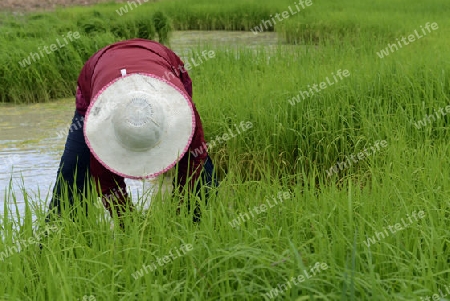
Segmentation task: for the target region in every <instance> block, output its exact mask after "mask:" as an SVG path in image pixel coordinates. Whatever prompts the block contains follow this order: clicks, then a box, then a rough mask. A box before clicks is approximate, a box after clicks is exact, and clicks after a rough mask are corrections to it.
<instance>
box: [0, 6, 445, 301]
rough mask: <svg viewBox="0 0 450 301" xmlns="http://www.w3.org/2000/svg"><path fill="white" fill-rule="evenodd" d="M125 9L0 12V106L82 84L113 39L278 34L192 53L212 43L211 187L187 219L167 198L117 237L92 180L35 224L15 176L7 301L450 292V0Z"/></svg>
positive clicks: (39, 205)
mask: <svg viewBox="0 0 450 301" xmlns="http://www.w3.org/2000/svg"><path fill="white" fill-rule="evenodd" d="M134 2H135V5H134V4H130V3H131V1H130V2H128V3H127V2H124V3H106V4H98V5H95V6H89V7H71V8H64V9H57V10H55V11H52V12H31V13H26V14H12V13H6V12H4V13H2V15H1V18H0V45H2V51H1V52H0V102H1V106H0V110H2V111H3V110H6V109H8V108H11V107H14V106H29V105H32V104H35V103H44V104H45V103H49V104H51V103H53V102H54V101H56V100H57V99H60V98H67V97H73V94H74V92H75V87H76V79H77V76H78V73H79V71H80V69H81V67H82V66H83V63H84V61H85V60H87V59H88V58H89V57H90V55H92V54H93V53H94V52H95V51H97V50H98V49H100V48H102V47H103V46H106V45H107V44H109V43H112V42H114V41H119V40H123V39H128V38H134V37H141V38H148V39H155V40H159V41H161V42H162V43H164V44H166V45H168V46H169V47H170V46H171V45H172V44H175V43H176V40H174V39H173V33H174V32H175V31H185V32H186V34H188V33H189V32H192V31H194V30H203V31H204V30H207V31H219V30H220V31H241V32H243V33H247V34H248V33H250V32H251V33H252V34H253V35H263V34H264V33H266V32H274V33H276V34H277V36H278V37H279V43H278V45H272V46H270V47H268V46H265V45H264V44H263V43H261V44H259V45H256V46H255V45H253V46H251V47H249V46H248V45H233V44H225V45H224V44H220V45H216V44H209V43H199V44H198V45H196V46H195V47H193V48H192V49H191V51H190V52H189V54H187V55H186V56H185V57H184V60H185V62H186V61H189V60H192V59H198V56H201V55H202V53H203V52H204V51H214V54H215V55H214V57H213V58H210V59H209V60H205V61H204V62H202V63H201V64H199V65H198V66H196V67H194V68H192V70H191V71H190V75H191V77H192V80H193V88H194V89H193V90H194V98H193V99H194V102H195V103H196V106H197V109H198V111H199V113H200V115H201V117H202V121H203V125H204V130H205V135H206V138H207V140H208V141H215V144H214V146H213V147H212V148H211V149H210V155H211V157H212V159H213V161H214V164H215V166H216V168H217V170H218V173H219V176H220V179H221V182H220V186H219V187H218V188H216V189H215V190H214V192H215V193H213V194H212V196H211V197H210V199H209V201H208V204H207V206H205V205H204V204H205V197H204V195H202V196H201V197H200V202H201V204H202V211H203V216H202V220H201V222H200V223H198V224H194V223H192V212H188V211H187V210H186V208H184V207H183V208H182V209H181V213H180V214H177V213H176V212H177V207H178V202H179V200H180V198H182V197H183V196H179V195H174V196H169V195H163V194H159V193H158V194H156V195H154V196H153V199H152V203H151V206H150V208H149V209H148V210H137V211H135V212H132V213H129V214H128V215H127V216H126V220H125V225H126V226H125V229H124V230H121V229H120V228H119V227H114V228H113V229H111V223H110V221H109V220H108V219H107V218H105V215H104V210H103V209H102V208H99V207H98V206H96V205H95V204H96V202H95V201H96V200H97V194H96V193H95V192H91V193H89V194H88V195H87V196H86V200H87V201H88V203H89V204H90V205H89V209H88V210H89V212H90V214H89V216H88V217H85V215H84V214H83V213H80V214H76V215H75V217H74V220H73V219H72V218H71V217H70V216H69V215H68V214H64V216H63V217H62V218H61V219H60V220H58V221H56V222H55V223H52V224H50V225H46V224H45V223H44V218H45V214H46V206H47V203H48V197H35V196H33V195H31V194H29V193H28V191H27V187H23V188H22V189H20V190H17V189H16V190H14V189H13V188H11V189H12V191H11V189H10V190H9V191H8V193H5V195H4V197H3V196H0V197H1V198H3V206H4V210H3V215H2V216H1V217H0V235H1V237H2V243H1V245H0V257H1V258H0V281H1V282H2V284H3V285H2V286H0V300H14V301H16V300H89V301H92V300H297V301H301V300H355V301H356V300H440V301H443V300H450V228H449V226H448V224H447V223H448V221H449V218H450V202H449V199H450V185H449V171H450V166H449V165H450V164H449V159H448V158H449V155H450V144H449V138H450V135H449V123H450V119H449V116H447V115H448V114H449V113H450V99H449V95H450V86H449V84H450V77H449V75H450V53H449V52H448V51H447V50H448V49H449V47H450V38H449V37H450V30H449V26H450V19H449V18H448V12H449V9H450V2H448V1H445V0H432V1H428V2H418V1H410V0H389V1H388V0H379V1H366V0H364V1H357V0H342V1H339V2H336V1H332V0H322V1H315V0H311V1H297V2H294V1H292V2H291V1H287V0H278V1H269V0H260V1H251V0H240V1H237V0H229V1H226V2H220V1H206V0H184V1H181V0H162V1H158V2H149V1H143V0H141V1H140V2H138V1H134ZM124 7H128V11H127V12H125V9H124ZM131 8H132V9H131ZM120 14H122V15H120ZM69 33H70V34H69ZM58 43H59V44H58ZM244 44H245V43H244ZM51 45H56V46H55V47H56V50H52V49H55V47H53V46H51ZM61 45H64V46H61ZM44 47H47V48H44ZM46 49H47V50H46ZM41 52H42V53H41ZM27 59H28V62H29V64H28V63H27ZM24 60H25V61H24ZM241 124H247V125H250V124H251V127H247V130H246V131H242V130H241V131H240V133H239V134H237V131H236V127H238V126H239V127H240V125H241ZM230 131H231V132H233V133H234V134H235V135H234V136H235V137H232V138H229V139H225V138H222V139H221V137H223V136H224V134H226V133H229V132H230ZM55 168H57V167H55ZM19 195H20V196H21V198H23V199H24V200H25V204H26V207H25V208H26V210H25V212H24V213H23V214H19V213H17V212H16V211H14V210H11V209H8V208H9V207H8V206H7V204H12V205H13V206H14V204H15V202H16V200H17V199H18V198H19ZM192 201H194V200H192ZM80 210H81V209H80ZM116 222H117V221H116ZM45 227H47V228H45ZM44 233H47V235H44ZM39 243H40V244H41V246H42V248H39Z"/></svg>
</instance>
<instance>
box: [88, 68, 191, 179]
mask: <svg viewBox="0 0 450 301" xmlns="http://www.w3.org/2000/svg"><path fill="white" fill-rule="evenodd" d="M84 122H85V124H84V135H85V138H86V143H87V145H88V146H89V148H90V150H91V153H92V154H93V155H94V156H95V158H97V160H98V161H99V162H100V163H101V164H102V165H104V166H105V167H106V168H107V169H109V170H110V171H112V172H113V173H115V174H118V175H120V176H123V177H126V178H132V179H142V178H151V177H156V176H158V175H160V174H162V173H164V172H166V171H168V170H169V169H170V168H172V167H173V166H174V165H175V164H176V163H177V162H178V161H179V160H180V159H181V158H182V157H183V155H184V154H185V153H186V151H187V150H188V148H189V145H190V144H191V140H192V136H193V134H194V129H195V115H194V111H193V108H192V104H191V102H190V101H189V98H188V96H187V95H186V94H185V92H183V91H182V90H181V89H179V88H178V87H176V86H175V85H173V84H172V83H170V82H168V81H166V80H164V79H162V78H159V77H156V76H153V75H150V74H141V73H139V74H138V73H134V74H130V75H123V76H122V77H120V78H117V79H116V80H114V81H112V82H111V83H109V84H108V85H106V86H105V87H104V88H103V89H102V90H101V91H100V92H99V93H98V94H97V95H96V96H95V97H94V98H93V100H92V101H91V104H90V106H89V108H88V110H87V112H86V116H85V121H84Z"/></svg>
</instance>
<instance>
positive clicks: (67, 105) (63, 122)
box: [0, 31, 279, 215]
mask: <svg viewBox="0 0 450 301" xmlns="http://www.w3.org/2000/svg"><path fill="white" fill-rule="evenodd" d="M278 43H279V42H278V38H277V34H276V33H273V32H266V33H259V34H257V35H255V34H253V33H251V32H224V31H188V32H174V33H173V34H172V38H171V43H170V45H169V47H170V48H171V49H173V50H174V51H175V52H176V53H177V54H178V55H179V56H180V57H181V58H182V59H183V60H187V59H189V57H190V56H192V51H191V49H192V48H197V47H198V46H201V45H210V46H213V47H216V46H226V47H227V48H229V49H233V48H235V47H242V46H245V47H260V46H265V47H275V46H277V45H278ZM74 110H75V100H74V98H68V99H62V100H58V101H54V102H51V103H40V104H33V105H1V106H0V214H3V211H4V209H5V200H10V201H11V200H13V199H15V200H16V203H17V205H18V207H17V208H16V205H14V204H11V203H9V204H6V205H7V206H6V208H9V210H11V211H12V212H13V213H14V215H15V213H16V211H17V210H18V211H19V212H18V213H19V215H23V214H24V211H25V203H24V194H23V192H22V190H26V193H27V194H28V200H29V201H30V202H31V203H32V204H33V206H39V207H47V204H48V201H49V200H50V197H49V196H50V193H51V190H52V187H53V184H54V181H55V177H56V172H57V169H58V165H59V160H60V157H61V154H62V151H63V149H64V144H65V140H66V136H67V133H68V128H69V126H70V122H71V118H72V117H73V113H74ZM169 182H170V180H169ZM127 185H128V188H129V191H130V192H131V194H132V196H133V199H137V196H138V195H140V196H142V195H143V194H146V195H147V194H148V192H149V191H150V192H151V191H152V189H153V188H154V184H152V182H149V181H131V180H127ZM145 206H148V203H146V204H145Z"/></svg>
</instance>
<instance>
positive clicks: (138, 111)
mask: <svg viewBox="0 0 450 301" xmlns="http://www.w3.org/2000/svg"><path fill="white" fill-rule="evenodd" d="M129 98H130V100H128V101H125V102H124V103H123V104H121V105H119V106H117V107H116V110H115V112H114V115H113V120H112V121H113V124H114V133H115V136H116V138H117V141H118V142H119V143H120V144H121V145H122V146H123V147H124V148H126V149H129V150H131V151H136V152H142V151H147V150H149V149H151V148H154V147H155V146H157V145H158V143H159V142H160V140H161V137H162V132H163V130H164V128H163V126H164V122H165V116H164V112H163V111H162V110H161V107H160V106H159V105H158V103H157V102H155V101H152V99H151V97H150V95H148V94H146V93H134V94H130V95H129Z"/></svg>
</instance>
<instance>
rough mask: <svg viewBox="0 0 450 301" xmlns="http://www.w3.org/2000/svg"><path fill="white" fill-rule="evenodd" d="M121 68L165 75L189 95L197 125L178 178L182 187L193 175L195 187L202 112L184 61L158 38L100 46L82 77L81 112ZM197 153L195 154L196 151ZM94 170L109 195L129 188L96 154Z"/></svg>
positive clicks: (199, 162) (78, 102) (201, 141)
mask: <svg viewBox="0 0 450 301" xmlns="http://www.w3.org/2000/svg"><path fill="white" fill-rule="evenodd" d="M121 69H126V71H127V74H132V73H149V74H153V75H156V76H159V77H162V78H164V79H166V80H168V81H170V82H171V83H172V84H174V85H175V86H177V87H178V88H180V89H181V91H186V94H187V95H189V97H188V98H189V100H190V101H191V103H192V107H193V109H194V113H195V122H196V126H195V131H194V136H193V137H192V142H191V145H190V147H189V150H188V151H187V152H186V154H185V155H184V156H183V158H182V159H181V160H180V161H179V163H178V181H177V182H178V184H179V185H180V187H181V188H182V187H183V186H184V185H185V184H186V181H187V178H188V177H190V176H192V178H191V180H190V183H189V188H190V189H192V188H193V184H194V182H195V181H196V180H197V179H198V177H199V176H200V172H201V170H202V167H203V163H204V161H205V160H206V157H207V150H206V149H205V147H204V146H205V139H204V134H203V128H202V123H201V120H200V116H199V114H198V112H197V109H196V108H195V105H194V103H193V102H192V81H191V79H190V77H189V75H188V73H187V71H186V70H185V69H184V64H183V62H182V61H181V60H180V58H179V57H178V56H177V55H176V54H175V53H174V52H172V51H171V50H170V49H168V48H167V47H165V46H163V45H161V44H159V43H157V42H154V41H149V40H144V39H133V40H128V41H121V42H117V43H115V44H112V45H109V46H107V47H105V48H103V49H101V50H99V51H98V52H97V53H95V54H94V55H93V56H92V57H91V58H90V59H89V60H88V61H87V62H86V64H85V65H84V67H83V69H82V70H81V73H80V76H79V77H78V89H77V95H76V109H77V111H78V113H80V114H81V115H83V116H85V114H86V110H87V108H88V107H89V104H90V102H91V100H92V99H93V98H94V97H95V96H96V94H97V93H98V92H99V91H100V90H101V89H102V88H103V87H104V86H106V85H107V84H108V83H110V82H111V81H113V80H115V79H116V78H118V77H121V76H122V74H121V71H120V70H121ZM195 149H197V150H202V151H201V154H199V153H198V152H194V150H195ZM191 152H192V153H191ZM194 153H195V154H196V155H195V156H194V155H192V154H194ZM155 160H158V158H155ZM90 173H91V175H92V176H93V177H94V179H95V180H96V182H97V183H99V184H100V188H101V191H102V193H103V195H107V196H108V195H110V194H112V193H114V194H116V196H117V195H118V194H117V189H119V191H122V192H126V190H125V182H124V178H123V177H121V176H119V175H116V174H114V173H112V172H111V171H109V170H108V169H106V168H105V167H104V166H103V165H102V164H100V163H99V162H98V161H97V160H96V159H95V157H94V156H93V155H92V154H91V158H90ZM119 195H120V194H119ZM125 195H126V193H125ZM119 201H122V202H125V199H124V198H122V197H121V200H119ZM108 207H109V206H107V208H108ZM108 210H110V208H108ZM110 212H111V210H110Z"/></svg>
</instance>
